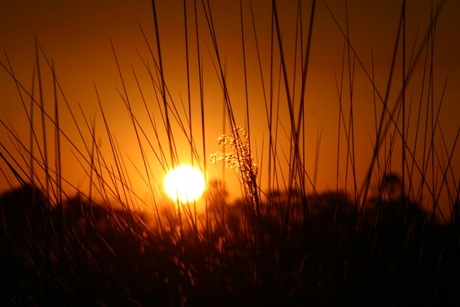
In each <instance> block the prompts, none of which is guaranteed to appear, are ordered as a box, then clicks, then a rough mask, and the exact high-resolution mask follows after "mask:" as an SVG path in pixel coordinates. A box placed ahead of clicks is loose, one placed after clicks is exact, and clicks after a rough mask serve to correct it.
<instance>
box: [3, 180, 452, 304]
mask: <svg viewBox="0 0 460 307" xmlns="http://www.w3.org/2000/svg"><path fill="white" fill-rule="evenodd" d="M0 200H1V208H0V210H1V211H0V217H1V229H0V239H1V242H0V243H1V245H0V256H1V264H0V279H1V280H2V290H1V291H2V292H1V302H2V304H1V305H3V306H6V305H22V306H26V305H27V306H30V305H43V306H45V305H46V306H51V305H54V306H65V305H85V306H91V305H97V306H114V305H117V306H130V305H132V306H136V305H148V306H171V305H173V306H174V305H199V306H204V305H219V306H222V305H237V304H238V303H242V302H250V301H252V302H257V303H259V304H263V305H283V306H289V305H305V304H310V305H365V306H372V305H409V304H410V305H415V304H422V305H440V304H453V305H458V304H459V303H460V260H459V259H460V249H459V227H458V224H457V225H455V224H452V225H448V226H443V227H440V226H436V225H435V224H434V223H432V222H431V221H430V219H429V218H428V217H426V216H425V214H424V213H423V212H421V211H420V210H418V208H417V206H416V205H415V204H411V203H410V202H408V201H406V200H404V198H399V199H398V200H397V201H390V200H383V199H380V200H376V201H375V204H374V205H375V206H374V207H372V208H371V209H369V210H367V211H366V212H365V213H361V212H360V213H358V212H357V211H356V210H355V209H354V208H355V207H354V205H352V204H351V203H350V202H349V201H348V199H347V197H346V196H345V195H342V194H340V193H329V194H323V195H320V196H316V197H309V198H304V199H301V198H296V197H290V196H289V194H285V195H279V194H274V196H273V198H272V200H273V202H272V203H271V204H265V205H264V207H263V208H262V211H261V213H260V215H259V216H258V218H256V217H254V215H253V214H251V210H249V209H248V208H247V206H245V205H238V204H235V205H234V206H226V205H224V204H223V203H218V202H216V203H215V204H214V207H213V208H214V209H212V210H211V209H210V211H209V212H208V216H207V218H205V217H201V218H199V217H198V218H196V219H195V217H194V216H193V215H187V214H184V215H183V216H182V217H181V221H182V223H180V222H179V221H178V219H177V216H175V215H174V214H170V215H164V216H162V224H161V227H160V225H157V226H156V227H155V229H152V227H147V226H146V223H144V222H145V221H144V218H143V217H142V216H141V215H139V214H135V213H133V212H132V211H130V210H122V209H118V210H115V209H110V208H109V207H105V206H100V205H96V204H94V203H91V202H89V201H87V200H83V199H82V198H79V197H75V198H73V199H70V200H66V201H65V202H64V204H63V205H62V206H51V205H50V204H49V201H48V199H47V198H46V197H44V196H43V194H42V193H41V192H40V191H39V190H38V189H35V188H32V187H30V186H25V187H23V188H22V189H18V190H14V191H10V192H8V193H5V194H4V195H3V196H1V199H0Z"/></svg>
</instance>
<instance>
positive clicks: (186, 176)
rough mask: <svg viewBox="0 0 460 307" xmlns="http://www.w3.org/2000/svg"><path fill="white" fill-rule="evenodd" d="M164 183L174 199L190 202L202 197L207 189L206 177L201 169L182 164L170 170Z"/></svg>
mask: <svg viewBox="0 0 460 307" xmlns="http://www.w3.org/2000/svg"><path fill="white" fill-rule="evenodd" d="M163 185H164V189H165V192H166V194H168V196H169V197H170V198H171V199H172V200H174V201H180V202H181V203H189V202H193V201H196V200H197V199H198V198H200V197H201V195H202V194H203V192H204V189H205V179H204V176H203V173H202V172H201V171H200V170H199V169H197V168H195V167H192V166H190V165H180V166H178V167H176V168H174V169H172V170H171V171H169V172H168V174H167V175H166V177H165V179H164V182H163Z"/></svg>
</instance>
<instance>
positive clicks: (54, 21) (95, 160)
mask: <svg viewBox="0 0 460 307" xmlns="http://www.w3.org/2000/svg"><path fill="white" fill-rule="evenodd" d="M399 2H400V1H366V0H359V1H348V7H346V6H345V3H346V1H318V3H317V6H316V12H315V19H314V23H313V28H312V36H311V49H309V50H307V49H306V47H305V46H307V38H308V29H309V25H308V24H307V20H309V15H310V5H303V6H302V7H301V8H299V7H297V5H298V3H297V1H277V4H278V11H279V14H278V19H279V28H280V33H279V35H280V37H281V41H282V48H280V46H279V45H278V44H277V43H275V42H276V41H277V40H276V39H275V38H276V37H277V35H278V34H277V33H274V32H272V27H271V24H272V20H273V19H272V10H271V5H269V3H270V2H269V1H264V0H256V1H242V4H243V7H242V12H243V13H242V16H243V18H240V7H239V1H209V8H210V9H211V13H212V22H213V23H214V24H213V26H214V27H213V29H214V31H215V33H214V34H215V37H213V35H211V33H210V27H209V24H208V23H209V22H210V19H209V15H207V14H209V13H210V12H209V11H208V7H206V9H205V8H204V7H203V5H202V4H201V1H197V6H196V14H195V7H194V5H193V3H194V2H193V1H187V2H186V3H187V5H188V6H187V8H186V15H185V16H186V18H184V11H183V2H182V1H157V4H156V9H157V17H158V19H157V25H156V26H157V30H158V35H159V36H158V37H157V36H156V29H155V23H154V18H153V12H152V3H151V2H150V1H127V0H125V1H89V0H86V1H50V0H46V1H40V2H34V1H16V2H12V1H3V2H2V3H0V45H1V46H2V53H1V56H0V62H1V63H2V66H3V67H2V68H1V69H0V101H1V105H0V119H1V120H2V126H1V127H0V129H1V133H0V142H1V146H2V147H1V148H0V152H1V153H2V156H3V157H4V158H3V159H2V160H1V161H0V167H1V170H2V175H1V176H0V187H1V190H2V191H4V190H7V189H9V188H10V187H11V186H15V185H17V184H18V180H17V178H16V177H15V176H16V175H15V174H14V172H12V171H11V169H10V166H8V164H7V163H6V162H5V160H4V159H6V160H7V161H10V163H11V166H13V167H14V168H16V169H21V172H22V173H21V174H19V175H20V176H21V177H22V178H26V179H27V178H28V179H29V180H30V179H34V180H35V181H38V182H40V183H41V185H42V187H43V188H45V187H46V184H45V182H44V180H43V178H44V176H45V174H46V173H47V172H48V174H49V176H50V178H57V176H56V173H58V174H62V178H64V180H63V181H62V182H61V183H60V184H62V187H63V188H64V190H68V191H70V192H69V193H74V190H75V188H76V189H79V190H82V191H85V193H89V191H91V193H93V195H94V196H95V197H96V196H97V197H104V192H103V191H102V188H101V186H102V185H101V184H100V182H101V181H100V178H104V181H105V186H106V187H110V189H109V188H107V191H109V194H110V195H112V196H113V197H116V196H115V195H126V194H123V193H121V192H120V191H122V190H123V189H126V191H129V192H130V193H133V195H135V197H133V199H135V201H136V202H137V201H139V202H145V203H148V202H149V201H151V199H152V196H151V195H152V194H153V197H156V196H155V195H157V193H158V191H161V190H162V185H163V182H162V179H163V178H164V176H165V175H166V174H167V173H168V172H169V170H170V169H171V166H172V165H178V164H183V163H185V164H194V165H199V166H200V168H201V169H205V171H206V173H207V174H208V176H209V178H211V179H216V180H218V181H225V183H226V188H227V190H228V192H229V196H230V197H231V198H232V199H236V198H239V197H241V194H242V191H243V189H242V188H241V180H240V178H238V174H235V171H234V169H230V168H228V167H227V168H226V167H224V166H223V165H221V164H216V163H211V161H210V155H211V154H213V153H215V152H223V151H224V150H227V149H223V148H222V146H221V145H219V137H221V136H222V135H223V134H225V133H228V132H229V131H231V127H232V126H231V125H233V124H236V125H240V126H243V127H245V129H246V130H247V131H248V133H249V135H250V140H251V153H252V158H253V159H254V161H255V163H257V165H258V166H259V174H258V177H257V180H258V184H259V185H260V187H261V189H262V190H264V191H269V190H274V189H280V190H283V189H287V188H288V186H289V184H292V182H290V181H289V176H288V175H287V174H288V173H289V168H290V167H292V163H291V160H292V157H293V156H294V154H293V147H292V138H293V135H295V133H294V131H295V130H296V129H297V130H298V132H299V134H298V137H299V139H300V140H301V141H300V142H299V147H300V150H299V152H300V160H301V161H303V162H302V163H303V164H302V167H303V168H304V171H305V174H307V177H306V178H307V179H306V180H305V182H303V183H295V184H296V185H300V184H304V185H305V186H306V189H307V191H309V192H312V191H314V190H320V191H325V190H336V189H339V190H341V189H344V190H346V191H347V192H349V193H350V194H358V192H359V190H360V187H361V186H362V185H363V183H364V182H365V180H366V173H367V171H368V170H369V167H370V164H371V160H372V159H373V153H374V152H373V149H374V146H375V144H376V138H377V130H378V129H379V127H378V126H379V123H380V121H381V117H380V114H381V112H382V110H384V109H385V108H387V109H388V110H389V112H392V111H391V110H392V109H393V108H394V106H395V105H397V104H398V101H399V100H398V95H400V94H401V93H400V89H401V85H402V84H403V80H402V75H403V74H406V75H407V73H408V71H409V70H411V76H410V79H408V81H407V84H405V86H406V90H405V95H404V100H405V111H404V112H405V113H404V115H403V111H402V108H399V109H397V112H393V113H392V115H393V116H394V118H390V117H389V116H388V114H387V115H386V117H384V118H383V122H384V123H386V124H388V129H387V130H386V133H385V135H382V141H381V142H380V145H381V148H380V151H379V153H378V155H379V156H378V157H379V159H378V160H375V161H377V162H378V163H376V165H375V166H373V176H372V182H371V184H372V185H373V186H375V185H376V184H377V180H378V179H377V178H378V176H379V174H382V173H383V171H384V170H385V171H388V170H393V171H395V172H397V173H399V174H402V173H403V172H402V171H401V169H402V168H404V169H405V171H404V176H405V177H406V176H408V174H411V178H410V179H409V180H411V181H412V182H413V185H412V186H413V189H412V190H411V191H409V193H411V194H412V195H413V196H414V197H419V196H418V195H419V194H420V193H422V194H423V193H425V194H428V198H429V199H430V201H427V202H426V204H425V205H426V206H429V203H430V202H431V200H433V199H434V198H439V199H440V203H444V204H447V203H449V202H451V200H452V199H453V198H455V189H457V188H458V181H459V177H458V174H460V160H459V157H460V153H459V150H458V147H459V146H455V144H456V140H457V139H456V138H457V136H458V135H457V133H458V130H459V114H460V104H459V99H460V87H459V86H457V85H458V84H460V59H459V55H460V42H459V40H458V33H460V18H458V12H459V11H460V2H458V1H447V4H446V5H445V7H444V9H443V10H442V12H441V15H440V17H439V21H438V23H437V26H436V29H435V31H436V33H435V36H433V37H432V38H428V41H427V40H426V38H425V36H426V33H427V29H428V28H429V21H430V15H431V14H432V10H433V11H434V9H435V6H434V5H433V6H432V4H431V3H432V1H427V0H424V1H407V13H406V14H407V20H405V43H404V46H403V44H402V37H400V39H399V41H397V40H396V38H397V34H398V25H399V20H400V12H401V4H400V3H399ZM433 2H434V3H436V2H437V1H433ZM251 3H252V7H251V5H250V4H251ZM299 3H302V4H303V2H302V1H299ZM251 12H253V15H251ZM299 13H301V14H299ZM195 17H196V18H195ZM185 23H186V24H185ZM299 24H301V26H298V25H299ZM242 27H243V31H242V30H241V28H242ZM184 29H186V30H184ZM186 33H187V36H186V35H185V34H186ZM242 36H244V37H242ZM345 36H347V37H348V42H349V43H350V46H351V47H352V48H351V47H350V48H349V47H348V46H349V45H347V40H346V39H345ZM186 38H187V41H186ZM214 38H215V41H214V40H213V39H214ZM431 40H432V41H433V43H434V44H431ZM243 41H244V45H243V43H242V42H243ZM158 43H160V45H158ZM397 43H398V45H396V44H397ZM186 44H188V45H186ZM216 46H217V50H218V53H217V52H216ZM395 46H397V47H395ZM395 48H396V57H395V64H394V67H395V69H394V70H391V67H392V61H393V60H392V57H393V53H394V50H395ZM402 50H404V51H405V57H404V59H403V56H402ZM307 52H309V57H308V63H306V62H305V59H306V57H305V55H306V54H307ZM160 55H161V57H160ZM281 57H282V58H283V60H284V63H282V62H281V60H280V59H281ZM430 59H432V64H430V63H431V62H430V63H428V61H431V60H430ZM160 60H161V62H160ZM415 60H416V61H417V63H416V64H415ZM219 61H220V62H219ZM403 61H405V62H404V65H405V68H404V69H403V68H402V66H403ZM413 61H414V62H413ZM307 64H308V65H307ZM412 64H414V65H416V66H414V68H412V66H411V65H412ZM160 65H161V69H162V73H163V76H162V78H164V82H161V81H160V72H159V69H160ZM219 67H221V68H222V70H220V69H219ZM283 67H284V70H283ZM304 68H306V69H307V71H308V73H307V75H306V76H307V77H306V79H305V80H306V81H305V87H303V84H302V70H303V69H304ZM409 68H410V69H409ZM53 70H54V72H55V78H54V77H53ZM11 73H13V74H14V76H11ZM223 76H225V80H226V83H225V90H227V92H225V91H224V86H223V84H222V78H223ZM15 80H17V82H18V83H15ZM390 80H391V81H390ZM371 81H372V82H371ZM372 83H373V84H372ZM389 84H390V86H388V85H389ZM61 91H62V92H61ZM162 93H163V94H164V97H163V98H162V97H161V96H162ZM227 94H228V95H227ZM31 96H32V97H34V100H35V101H36V103H35V104H34V103H32V99H31ZM164 101H167V103H168V107H167V108H165V104H164ZM384 101H385V102H388V104H385V103H384ZM228 102H230V103H231V108H232V111H233V116H234V117H233V118H232V119H231V120H230V119H229V118H228V112H229V108H228V104H227V103H228ZM41 105H43V110H44V111H45V112H46V116H44V117H42V114H41V112H40V109H41ZM56 110H58V112H57V113H58V114H59V116H58V117H57V116H56ZM299 114H300V115H301V116H302V117H301V118H302V120H301V121H300V122H297V119H298V118H300V115H299ZM403 116H404V121H403V119H402V117H403ZM29 118H30V119H29ZM42 120H44V121H45V124H44V125H43V124H42ZM233 120H234V122H232V121H233ZM392 121H394V122H397V123H399V127H400V126H401V125H404V129H402V130H404V132H402V131H401V130H399V128H395V127H396V126H395V125H393V124H392ZM56 122H57V123H58V125H59V128H60V130H61V131H60V133H58V134H57V133H56V129H55V123H56ZM293 122H295V125H293V126H291V123H293ZM31 125H33V127H34V128H33V130H32V131H34V133H33V134H32V133H30V131H31V130H30V127H31ZM57 136H59V140H60V147H57V145H55V144H56V140H57ZM273 136H276V139H275V138H271V137H273ZM401 136H403V139H405V140H406V143H403V142H402V141H401V139H402V138H401ZM428 136H430V137H429V138H428ZM431 136H433V137H431ZM425 139H426V140H427V141H426V142H424V140H425ZM44 143H46V144H44ZM430 143H432V144H434V145H433V146H434V148H436V151H432V150H430V149H429V148H433V147H430ZM21 144H22V145H24V146H22V145H21ZM31 144H32V147H31ZM402 144H403V145H404V144H405V145H404V146H406V145H407V146H408V147H409V149H410V150H407V151H406V152H405V154H404V157H405V158H404V159H406V160H405V162H402V160H401V157H402V155H401V152H402V151H403V149H402V146H401V145H402ZM270 146H271V148H270ZM45 147H46V148H47V150H46V152H45ZM352 148H353V150H352ZM389 152H391V153H397V154H394V155H389V154H388V153H389ZM30 154H32V155H33V156H34V157H35V158H36V160H34V161H32V162H31V158H30ZM58 156H59V157H60V159H57V158H56V157H58ZM390 156H391V158H390ZM413 161H417V162H416V163H414V162H413ZM30 163H32V164H33V165H34V166H33V167H34V169H35V170H34V175H31V173H32V172H31V170H30V169H29V168H28V167H26V166H25V165H29V166H30ZM403 163H405V165H404V166H401V165H402V164H403ZM436 166H440V167H439V168H437V167H436ZM275 168H276V170H275ZM91 169H92V170H93V171H91ZM422 173H423V174H424V175H425V176H421V174H422ZM427 178H429V179H427ZM428 181H429V185H430V186H431V187H433V189H435V190H436V192H430V190H429V189H427V188H424V187H423V186H424V184H425V183H426V182H428ZM424 182H425V183H424ZM91 186H92V187H94V188H92V189H90V187H91ZM127 187H128V188H127ZM127 198H128V197H127ZM425 199H426V198H425ZM441 200H442V201H441ZM445 206H446V207H445V208H443V210H444V211H445V212H446V214H447V212H448V211H449V208H447V205H445Z"/></svg>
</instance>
